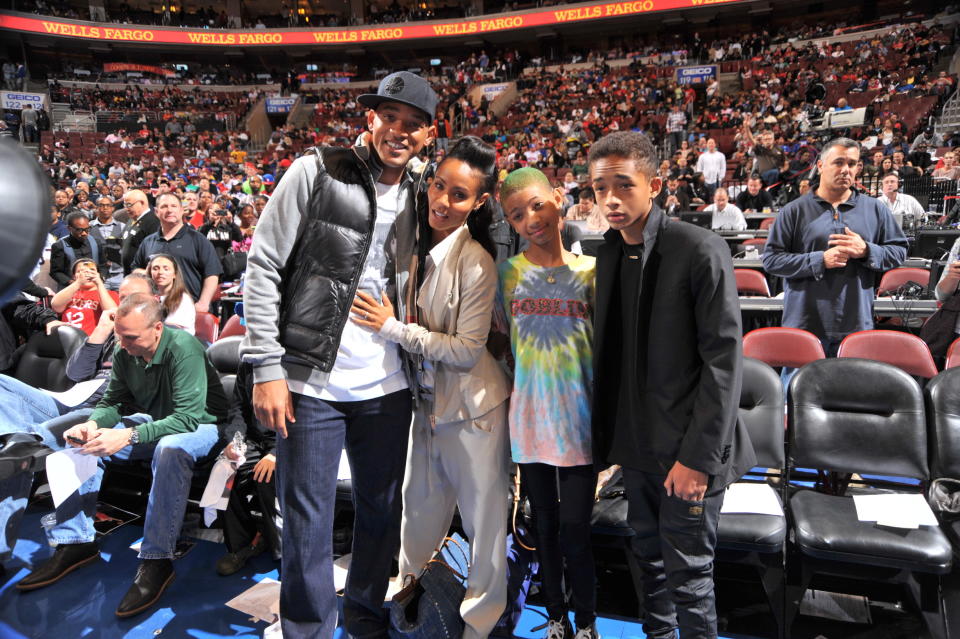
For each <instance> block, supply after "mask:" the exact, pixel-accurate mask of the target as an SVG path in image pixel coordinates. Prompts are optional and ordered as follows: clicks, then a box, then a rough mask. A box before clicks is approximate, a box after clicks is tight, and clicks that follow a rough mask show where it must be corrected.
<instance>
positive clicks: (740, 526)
mask: <svg viewBox="0 0 960 639" xmlns="http://www.w3.org/2000/svg"><path fill="white" fill-rule="evenodd" d="M738 412H739V415H740V419H741V420H742V421H743V423H744V424H745V425H746V427H747V430H748V431H749V433H750V442H751V443H752V444H753V450H754V452H755V453H756V455H757V463H758V464H759V465H760V466H761V467H763V468H768V469H771V470H775V471H782V469H783V468H784V466H785V464H784V461H785V455H784V441H783V384H782V383H781V381H780V376H779V375H778V374H777V372H776V371H774V370H773V368H771V367H770V366H769V365H768V364H765V363H763V362H761V361H760V360H757V359H751V358H749V357H745V358H744V359H743V388H742V390H741V392H740V409H739V411H738ZM781 484H782V482H781ZM786 538H787V519H786V517H784V516H779V517H777V516H774V515H757V514H751V513H726V514H721V515H720V523H719V526H718V530H717V559H718V560H719V561H735V562H737V563H739V564H746V565H750V566H753V567H754V568H756V569H757V570H758V571H759V574H760V581H761V584H762V586H763V590H764V593H765V594H766V596H767V601H768V602H769V604H770V610H771V612H772V613H773V616H774V619H775V620H776V622H777V637H782V636H783V631H784V630H783V628H784V607H785V603H784V596H785V590H784V588H785V582H784V561H785V558H786V552H785V548H786V546H785V542H786Z"/></svg>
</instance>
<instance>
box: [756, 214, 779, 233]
mask: <svg viewBox="0 0 960 639" xmlns="http://www.w3.org/2000/svg"><path fill="white" fill-rule="evenodd" d="M776 221H777V218H775V217H768V218H764V219H762V220H760V230H764V229H769V228H770V227H771V226H773V223H774V222H776Z"/></svg>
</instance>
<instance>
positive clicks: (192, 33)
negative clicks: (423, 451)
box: [0, 0, 748, 47]
mask: <svg viewBox="0 0 960 639" xmlns="http://www.w3.org/2000/svg"><path fill="white" fill-rule="evenodd" d="M747 1H748V0H639V1H637V2H606V3H602V4H590V5H580V6H577V7H574V8H569V9H554V10H552V11H529V12H525V13H516V14H504V15H500V16H489V17H480V18H476V19H472V20H460V21H455V22H441V23H437V22H422V23H409V22H405V23H403V24H402V25H397V26H390V25H385V26H384V27H382V28H358V29H270V30H264V29H257V30H253V31H233V30H209V29H203V30H199V29H176V28H163V27H136V26H130V25H122V26H121V25H109V24H104V23H96V22H79V21H66V20H60V19H49V20H47V19H43V18H41V17H37V16H34V15H29V16H28V15H26V14H18V13H9V12H8V13H0V29H6V30H10V31H19V32H27V33H40V34H46V35H50V36H59V37H67V38H84V39H88V40H107V41H111V42H131V43H149V44H191V45H209V46H244V47H248V46H289V45H325V44H353V43H357V44H360V43H364V42H388V41H395V40H416V39H434V38H445V37H451V36H463V35H470V34H481V33H490V32H494V31H509V30H513V29H526V28H531V27H543V26H549V25H557V24H567V23H575V22H579V21H583V20H598V19H604V18H608V19H609V18H616V17H620V16H630V15H638V14H642V13H652V12H655V11H667V10H671V9H692V8H696V7H702V6H709V5H715V4H731V3H743V2H747Z"/></svg>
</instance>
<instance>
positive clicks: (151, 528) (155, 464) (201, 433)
mask: <svg viewBox="0 0 960 639" xmlns="http://www.w3.org/2000/svg"><path fill="white" fill-rule="evenodd" d="M149 421H152V418H151V417H150V416H149V415H145V414H142V413H141V414H136V415H131V416H130V417H125V418H123V421H122V422H121V423H119V424H117V425H116V426H114V428H129V427H131V426H136V425H137V424H145V423H147V422H149ZM218 439H219V433H218V432H217V426H216V424H200V425H199V426H197V430H195V431H193V432H190V433H177V434H174V435H165V436H163V437H161V438H160V439H158V440H157V441H154V442H149V443H145V444H136V445H134V446H127V447H125V448H121V449H120V450H119V451H117V452H116V453H114V454H113V455H110V456H109V457H103V458H101V463H99V464H97V471H96V473H94V475H93V477H91V478H90V479H88V480H87V481H85V482H84V483H83V484H82V485H81V486H80V489H79V490H78V491H77V492H76V493H75V494H73V495H71V496H70V497H68V498H67V499H66V501H64V502H63V503H62V504H60V507H59V508H57V510H56V519H57V521H56V524H55V525H54V526H53V527H52V528H51V529H49V530H48V531H47V538H48V539H49V540H50V543H51V545H56V544H78V543H85V542H90V541H93V540H94V539H95V538H96V534H97V532H96V530H95V529H94V527H93V517H94V515H95V514H96V512H97V495H98V493H99V491H100V482H101V481H102V479H103V466H104V464H106V463H124V462H131V461H137V460H144V459H150V460H152V461H151V463H150V468H151V470H152V471H153V484H152V485H151V487H150V496H149V498H148V499H147V514H146V517H145V518H144V522H143V543H142V544H141V546H140V555H139V557H140V559H172V558H173V551H174V549H175V548H176V546H177V539H178V538H179V537H180V526H181V525H182V524H183V515H184V513H185V512H186V509H187V498H188V497H189V493H190V481H191V479H192V478H193V467H194V465H195V464H196V462H197V460H199V459H201V458H203V457H205V456H207V455H208V454H209V453H210V451H211V449H212V448H213V447H214V445H215V444H216V443H217V440H218ZM58 448H62V447H61V446H58Z"/></svg>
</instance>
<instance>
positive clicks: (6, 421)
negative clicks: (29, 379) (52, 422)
mask: <svg viewBox="0 0 960 639" xmlns="http://www.w3.org/2000/svg"><path fill="white" fill-rule="evenodd" d="M69 410H70V408H69V407H67V406H65V405H63V404H61V403H60V402H58V401H57V400H55V399H54V398H52V397H50V396H49V395H47V394H46V393H44V392H43V391H40V390H37V389H36V388H34V387H33V386H30V385H29V384H24V383H23V382H21V381H20V380H18V379H14V378H13V377H8V376H6V375H0V435H2V434H6V433H22V432H31V433H32V432H37V431H36V429H34V428H33V427H34V426H36V425H37V424H39V423H40V422H45V421H47V420H48V419H53V418H54V417H59V416H60V415H63V414H64V413H66V412H67V411H69ZM25 429H26V430H25Z"/></svg>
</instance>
